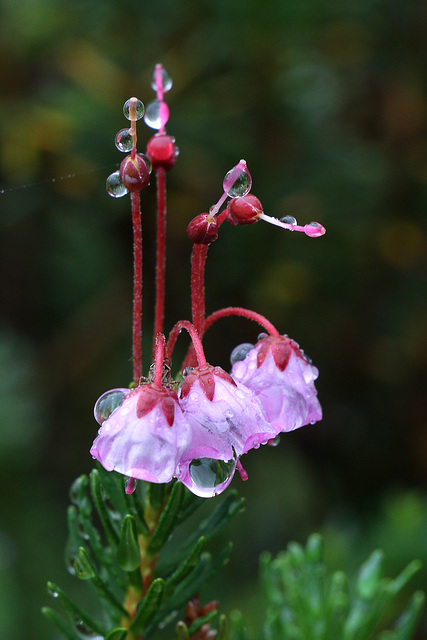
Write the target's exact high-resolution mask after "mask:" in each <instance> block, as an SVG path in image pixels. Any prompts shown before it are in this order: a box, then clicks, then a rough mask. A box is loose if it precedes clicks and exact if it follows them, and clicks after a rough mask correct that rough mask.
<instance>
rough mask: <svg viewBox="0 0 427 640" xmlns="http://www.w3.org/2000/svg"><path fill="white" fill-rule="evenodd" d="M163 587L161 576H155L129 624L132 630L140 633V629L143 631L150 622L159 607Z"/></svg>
mask: <svg viewBox="0 0 427 640" xmlns="http://www.w3.org/2000/svg"><path fill="white" fill-rule="evenodd" d="M164 589H165V583H164V580H162V579H161V578H157V579H156V580H154V581H153V582H152V584H151V586H150V588H149V589H148V591H147V594H146V596H145V597H144V599H143V600H142V602H141V604H140V606H139V607H138V610H137V612H136V615H135V618H134V619H133V621H132V624H131V626H130V628H131V629H132V631H134V632H136V633H141V631H143V630H144V629H145V627H146V626H147V625H148V624H149V623H150V622H151V620H152V619H153V618H154V616H155V614H156V613H157V611H158V610H159V608H160V604H161V602H162V599H163V592H164Z"/></svg>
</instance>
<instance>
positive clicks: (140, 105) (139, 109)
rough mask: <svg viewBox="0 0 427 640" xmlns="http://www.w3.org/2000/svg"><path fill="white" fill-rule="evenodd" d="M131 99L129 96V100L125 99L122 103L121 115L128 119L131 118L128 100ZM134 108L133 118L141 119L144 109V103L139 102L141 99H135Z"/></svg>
mask: <svg viewBox="0 0 427 640" xmlns="http://www.w3.org/2000/svg"><path fill="white" fill-rule="evenodd" d="M132 99H133V98H129V100H126V102H125V103H124V105H123V115H124V117H125V118H127V119H128V120H130V119H131V118H130V109H129V106H130V101H131V100H132ZM135 110H136V118H135V119H136V120H141V118H142V116H143V115H144V111H145V108H144V104H143V103H142V102H141V100H136V103H135Z"/></svg>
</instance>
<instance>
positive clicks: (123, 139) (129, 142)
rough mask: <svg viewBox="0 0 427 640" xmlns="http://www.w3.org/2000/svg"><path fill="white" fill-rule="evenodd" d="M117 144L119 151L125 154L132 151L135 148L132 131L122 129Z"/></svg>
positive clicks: (117, 137)
mask: <svg viewBox="0 0 427 640" xmlns="http://www.w3.org/2000/svg"><path fill="white" fill-rule="evenodd" d="M115 144H116V147H117V149H118V150H119V151H123V153H128V152H129V151H131V150H132V147H133V138H132V134H131V132H130V129H120V131H119V133H118V134H117V135H116V140H115Z"/></svg>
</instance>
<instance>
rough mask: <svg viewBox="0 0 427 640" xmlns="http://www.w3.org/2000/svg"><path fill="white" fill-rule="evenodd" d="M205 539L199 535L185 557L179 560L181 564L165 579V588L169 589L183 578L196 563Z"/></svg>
mask: <svg viewBox="0 0 427 640" xmlns="http://www.w3.org/2000/svg"><path fill="white" fill-rule="evenodd" d="M205 543H206V540H205V538H203V537H201V538H199V539H198V540H197V542H196V544H195V545H194V547H193V548H192V550H191V551H190V553H189V555H188V556H187V558H185V559H184V560H183V562H181V564H180V565H179V566H178V567H177V569H176V570H175V571H174V572H173V573H172V575H171V576H169V578H167V580H166V581H165V588H166V590H167V591H169V590H170V589H171V588H173V587H174V585H176V584H177V583H178V582H180V581H181V580H183V579H184V578H185V577H186V576H187V575H188V574H189V573H190V571H192V569H193V567H195V566H196V565H197V563H198V562H199V560H200V556H201V553H202V551H203V548H204V546H205Z"/></svg>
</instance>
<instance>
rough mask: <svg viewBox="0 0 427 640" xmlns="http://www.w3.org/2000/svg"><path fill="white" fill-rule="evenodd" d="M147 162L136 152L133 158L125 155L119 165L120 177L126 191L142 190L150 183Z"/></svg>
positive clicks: (149, 169)
mask: <svg viewBox="0 0 427 640" xmlns="http://www.w3.org/2000/svg"><path fill="white" fill-rule="evenodd" d="M150 171H151V168H150V166H149V163H147V161H146V160H145V158H144V156H143V155H141V154H140V153H138V154H137V155H136V156H135V157H134V158H132V156H126V158H125V159H124V160H123V162H122V164H121V165H120V179H121V181H122V182H123V184H124V186H125V187H126V189H127V190H128V191H142V189H146V188H147V187H148V185H149V184H150Z"/></svg>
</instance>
